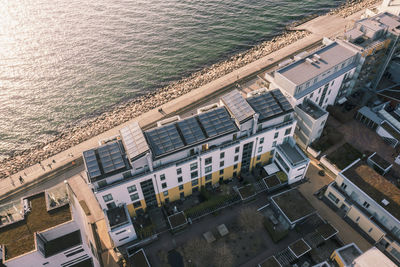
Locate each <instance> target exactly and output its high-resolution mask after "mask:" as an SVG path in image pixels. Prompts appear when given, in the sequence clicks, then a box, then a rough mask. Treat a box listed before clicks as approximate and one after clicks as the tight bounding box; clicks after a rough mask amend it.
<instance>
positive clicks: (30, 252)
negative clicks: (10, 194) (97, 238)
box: [0, 183, 100, 267]
mask: <svg viewBox="0 0 400 267" xmlns="http://www.w3.org/2000/svg"><path fill="white" fill-rule="evenodd" d="M0 216H1V226H0V243H1V244H2V247H1V252H2V263H3V265H5V266H7V267H14V266H15V267H21V266H26V267H37V266H62V267H81V266H85V267H86V266H100V265H99V262H98V260H97V256H95V255H96V253H95V252H94V246H93V244H92V242H91V241H90V237H88V233H87V232H86V225H85V223H84V220H83V218H82V214H81V213H80V212H79V211H77V210H76V209H75V207H74V205H70V201H69V195H68V191H67V187H66V185H65V184H64V183H62V184H60V185H58V186H56V187H53V188H51V189H49V190H46V191H44V192H42V193H38V194H35V195H32V196H29V197H25V198H23V199H21V200H18V201H14V202H11V203H8V204H6V205H3V206H2V207H0ZM89 235H90V233H89Z"/></svg>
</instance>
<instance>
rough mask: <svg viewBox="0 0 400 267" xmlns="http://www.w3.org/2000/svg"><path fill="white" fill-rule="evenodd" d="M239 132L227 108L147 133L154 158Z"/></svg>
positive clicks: (220, 108)
mask: <svg viewBox="0 0 400 267" xmlns="http://www.w3.org/2000/svg"><path fill="white" fill-rule="evenodd" d="M236 131H238V128H237V126H236V124H235V123H234V121H233V119H232V118H231V116H230V115H229V113H228V111H227V110H226V108H225V107H219V108H215V109H212V110H209V111H207V112H204V113H200V114H198V115H195V116H192V117H189V118H187V119H184V120H179V121H177V122H174V123H170V124H166V125H163V126H160V127H156V128H153V129H150V130H148V131H145V133H144V134H145V136H146V139H147V141H148V143H149V145H150V148H151V151H152V152H153V156H155V157H160V156H163V155H166V154H169V153H173V152H176V151H178V150H180V149H183V148H185V147H187V146H191V145H194V144H197V143H200V142H203V141H205V140H208V139H211V138H216V137H219V136H222V135H225V134H228V133H233V132H236Z"/></svg>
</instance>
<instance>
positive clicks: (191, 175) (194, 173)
mask: <svg viewBox="0 0 400 267" xmlns="http://www.w3.org/2000/svg"><path fill="white" fill-rule="evenodd" d="M197 176H198V173H197V171H195V172H192V173H190V177H191V178H192V179H193V178H196V177H197Z"/></svg>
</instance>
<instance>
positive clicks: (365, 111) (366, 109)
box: [358, 106, 382, 124]
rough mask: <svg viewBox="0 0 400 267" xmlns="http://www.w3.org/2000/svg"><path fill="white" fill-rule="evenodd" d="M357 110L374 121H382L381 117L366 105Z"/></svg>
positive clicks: (379, 122)
mask: <svg viewBox="0 0 400 267" xmlns="http://www.w3.org/2000/svg"><path fill="white" fill-rule="evenodd" d="M358 112H359V113H360V114H361V115H363V116H365V117H367V118H368V119H370V120H372V121H373V122H375V123H377V124H381V123H382V119H381V118H380V117H379V116H378V115H376V113H375V112H373V111H372V110H371V109H370V108H369V107H367V106H364V107H362V108H360V109H359V110H358Z"/></svg>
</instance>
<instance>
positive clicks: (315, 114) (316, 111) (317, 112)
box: [297, 99, 328, 120]
mask: <svg viewBox="0 0 400 267" xmlns="http://www.w3.org/2000/svg"><path fill="white" fill-rule="evenodd" d="M297 107H298V108H300V109H301V110H302V111H304V112H305V113H306V114H308V115H310V116H311V117H312V118H313V119H314V120H317V119H319V118H321V117H322V116H324V115H326V114H327V113H328V112H327V111H325V110H323V109H322V108H321V107H320V106H318V105H317V104H315V103H314V102H312V101H310V100H309V99H307V100H305V101H303V103H302V104H299V105H297Z"/></svg>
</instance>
